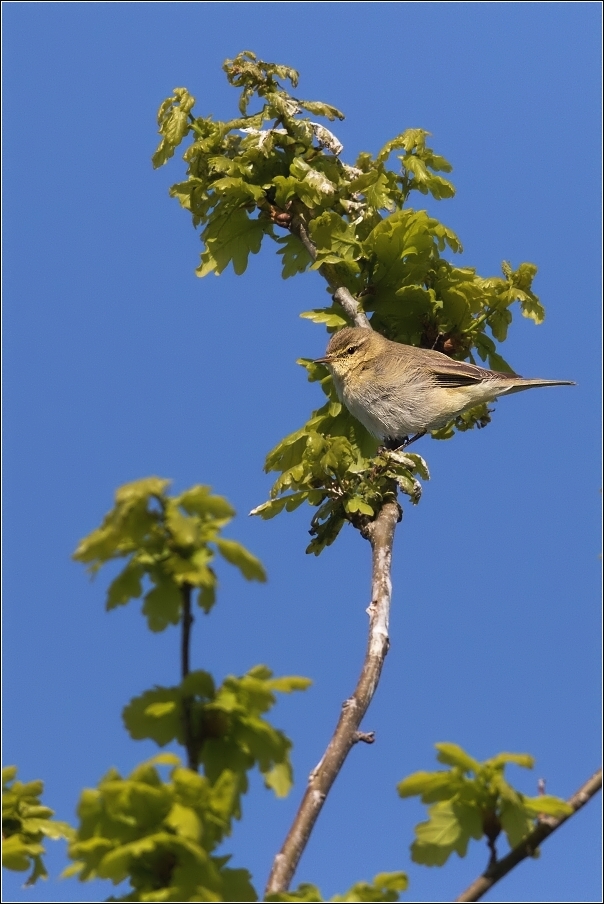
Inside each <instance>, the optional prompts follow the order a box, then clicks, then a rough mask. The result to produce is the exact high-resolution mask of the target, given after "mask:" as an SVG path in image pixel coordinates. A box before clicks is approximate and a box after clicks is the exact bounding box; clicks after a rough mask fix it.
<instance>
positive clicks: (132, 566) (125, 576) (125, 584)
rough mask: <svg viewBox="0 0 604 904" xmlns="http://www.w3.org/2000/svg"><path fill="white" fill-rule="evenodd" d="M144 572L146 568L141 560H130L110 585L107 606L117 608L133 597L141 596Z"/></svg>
mask: <svg viewBox="0 0 604 904" xmlns="http://www.w3.org/2000/svg"><path fill="white" fill-rule="evenodd" d="M144 573H145V569H144V567H143V565H141V564H140V563H139V562H136V561H130V562H128V564H127V565H126V567H125V568H124V570H123V571H121V572H120V573H119V574H118V576H117V577H116V578H115V579H114V580H113V581H112V582H111V584H110V585H109V589H108V591H107V604H106V608H107V609H108V610H109V609H115V607H116V606H123V605H125V604H126V603H128V602H129V601H130V600H131V599H135V598H138V597H140V596H141V594H142V592H143V588H142V583H141V579H142V577H143V575H144Z"/></svg>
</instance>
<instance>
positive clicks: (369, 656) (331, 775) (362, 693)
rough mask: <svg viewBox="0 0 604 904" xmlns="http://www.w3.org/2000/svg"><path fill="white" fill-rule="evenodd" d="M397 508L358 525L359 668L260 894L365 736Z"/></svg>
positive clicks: (293, 862) (278, 886) (287, 871)
mask: <svg viewBox="0 0 604 904" xmlns="http://www.w3.org/2000/svg"><path fill="white" fill-rule="evenodd" d="M400 520H401V509H400V506H399V504H398V503H397V502H396V501H391V502H386V503H385V504H384V506H383V507H382V509H381V511H380V512H379V514H378V515H377V517H376V518H375V520H374V521H371V522H370V523H369V524H367V525H366V527H365V528H364V529H363V532H362V533H363V536H364V537H365V538H366V539H367V540H369V542H370V543H371V549H372V559H373V567H372V587H371V604H370V606H369V608H368V609H367V612H368V615H369V641H368V644H367V652H366V654H365V661H364V663H363V668H362V670H361V674H360V676H359V680H358V682H357V686H356V688H355V690H354V693H353V694H352V696H351V697H350V698H349V699H348V700H346V701H345V702H344V704H343V705H342V712H341V714H340V718H339V721H338V724H337V726H336V730H335V732H334V734H333V737H332V739H331V741H330V742H329V745H328V747H327V750H326V751H325V753H324V755H323V758H322V759H321V761H320V762H319V764H318V766H316V768H315V769H314V770H313V771H312V772H311V774H310V777H309V780H308V786H307V788H306V791H305V793H304V797H303V798H302V803H301V804H300V807H299V809H298V812H297V814H296V816H295V818H294V822H293V824H292V827H291V829H290V830H289V833H288V835H287V838H286V839H285V842H284V844H283V847H282V848H281V851H280V852H279V853H278V854H277V856H276V857H275V861H274V863H273V868H272V870H271V874H270V876H269V879H268V883H267V886H266V892H265V895H269V894H275V893H276V892H280V891H285V890H286V889H287V888H288V886H289V883H290V882H291V879H292V877H293V875H294V872H295V871H296V867H297V865H298V862H299V860H300V857H301V856H302V853H303V851H304V849H305V847H306V845H307V843H308V840H309V838H310V834H311V832H312V830H313V827H314V824H315V822H316V821H317V817H318V816H319V813H320V812H321V808H322V807H323V803H324V801H325V798H326V797H327V794H328V793H329V790H330V788H331V786H332V785H333V783H334V781H335V780H336V777H337V775H338V773H339V771H340V769H341V768H342V766H343V764H344V761H345V759H346V757H347V756H348V753H349V751H350V749H351V747H353V746H354V744H356V743H357V742H358V741H359V740H368V738H369V736H368V735H365V734H364V733H360V732H359V730H358V729H359V725H360V723H361V720H362V719H363V716H364V715H365V713H366V711H367V708H368V706H369V704H370V703H371V700H372V698H373V695H374V693H375V690H376V688H377V685H378V682H379V679H380V674H381V671H382V666H383V664H384V659H385V658H386V653H387V652H388V646H389V640H388V622H389V615H390V600H391V596H392V582H391V579H390V570H391V561H392V544H393V542H394V531H395V528H396V524H397V522H398V521H400Z"/></svg>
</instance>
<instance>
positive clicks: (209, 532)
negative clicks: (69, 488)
mask: <svg viewBox="0 0 604 904" xmlns="http://www.w3.org/2000/svg"><path fill="white" fill-rule="evenodd" d="M169 485H170V481H169V480H166V479H164V478H161V477H146V478H143V479H142V480H137V481H134V482H133V483H127V484H125V485H124V486H122V487H120V488H119V489H118V490H117V492H116V494H115V506H114V507H113V509H112V510H111V511H110V512H108V514H107V515H105V518H104V519H103V523H102V524H101V526H100V527H99V528H97V529H96V530H94V531H92V533H90V534H89V535H88V536H87V537H85V538H84V539H83V540H82V541H81V542H80V544H79V545H78V548H77V549H76V551H75V553H74V556H73V557H74V559H75V560H76V561H78V562H83V563H84V564H86V565H88V566H89V571H90V572H91V573H92V574H95V573H96V572H97V571H98V570H99V568H101V566H102V565H104V564H105V563H106V562H109V561H111V560H113V559H127V562H126V565H125V567H124V568H123V570H122V571H121V572H120V573H119V575H118V576H117V577H116V578H115V579H114V580H113V581H112V582H111V584H110V586H109V590H108V593H107V604H106V605H107V609H114V608H115V607H116V606H123V605H125V604H126V603H128V602H129V601H130V600H131V599H138V598H140V597H141V596H143V590H144V587H143V582H144V580H145V579H147V581H148V583H150V584H151V587H150V589H149V590H147V592H145V594H144V602H143V614H144V615H145V616H146V618H147V622H148V624H149V628H150V629H151V630H152V631H163V630H164V629H165V628H166V627H167V626H168V625H169V624H173V625H175V624H177V623H178V621H179V619H180V615H181V611H182V591H183V588H185V587H188V588H191V587H194V588H197V591H198V593H197V602H198V603H199V605H200V606H201V608H202V609H203V610H204V612H209V611H210V609H211V608H212V606H213V605H214V603H215V600H216V588H217V584H218V581H217V578H216V573H215V571H214V568H213V567H212V562H213V560H214V558H215V555H216V553H217V552H218V553H220V555H221V556H222V557H223V558H224V559H226V560H227V562H230V563H231V564H232V565H234V566H235V567H236V568H238V569H239V571H240V572H241V574H242V575H243V576H244V577H245V578H247V580H255V581H265V580H266V574H265V572H264V568H263V567H262V565H261V563H260V562H259V560H258V559H257V558H256V557H255V556H253V555H252V553H251V552H249V551H248V550H247V549H246V548H245V547H244V546H242V545H241V543H237V542H236V541H235V540H229V539H226V538H224V537H221V536H220V532H221V530H222V529H223V527H225V525H227V524H228V523H229V521H230V520H231V519H232V518H233V516H234V514H235V510H234V509H233V507H232V506H231V505H230V503H228V502H227V500H226V499H225V498H224V497H223V496H216V495H214V494H212V493H211V492H210V487H208V486H202V485H198V486H193V487H191V488H190V489H188V490H185V492H184V493H180V495H178V496H169V495H168V494H167V492H166V491H167V488H168V487H169Z"/></svg>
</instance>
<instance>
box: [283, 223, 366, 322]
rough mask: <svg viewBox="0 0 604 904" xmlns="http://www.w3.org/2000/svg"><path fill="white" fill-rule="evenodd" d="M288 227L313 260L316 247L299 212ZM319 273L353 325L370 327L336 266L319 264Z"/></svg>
mask: <svg viewBox="0 0 604 904" xmlns="http://www.w3.org/2000/svg"><path fill="white" fill-rule="evenodd" d="M289 229H290V232H292V233H293V235H295V236H297V238H299V239H300V241H301V242H302V244H303V245H304V247H305V248H306V250H307V251H308V253H309V255H310V257H311V258H312V259H313V261H316V259H317V249H316V247H315V245H314V243H313V242H312V240H311V238H310V236H309V235H308V230H307V228H306V222H305V220H304V217H303V215H302V214H301V213H300V212H298V211H296V212H294V214H293V216H292V218H291V222H290V224H289ZM319 273H320V274H321V276H322V277H323V278H324V279H325V280H326V282H327V284H328V286H329V288H330V289H331V290H332V292H333V297H334V300H335V301H337V302H338V304H339V305H340V306H341V307H342V308H343V309H344V313H345V314H346V316H347V317H349V318H350V320H352V322H353V323H354V325H355V326H360V327H364V328H365V329H371V326H370V324H369V320H368V319H367V315H366V314H365V313H364V312H363V311H362V310H361V308H360V306H359V303H358V301H357V299H356V298H355V297H354V295H353V294H352V293H351V292H349V290H348V289H347V288H346V287H345V286H343V285H342V280H341V279H340V278H339V277H338V273H337V270H336V268H335V267H334V266H333V265H332V264H321V266H320V267H319Z"/></svg>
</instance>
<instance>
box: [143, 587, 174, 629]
mask: <svg viewBox="0 0 604 904" xmlns="http://www.w3.org/2000/svg"><path fill="white" fill-rule="evenodd" d="M181 608H182V596H181V592H180V589H179V587H178V586H177V585H176V584H175V583H174V581H170V580H162V581H160V582H158V583H157V584H156V585H155V587H153V588H152V589H151V590H150V591H149V592H148V593H147V594H146V595H145V602H144V603H143V614H144V615H146V617H147V623H148V625H149V628H150V630H151V631H165V629H166V628H167V627H168V625H177V624H178V622H179V620H180V612H181Z"/></svg>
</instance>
